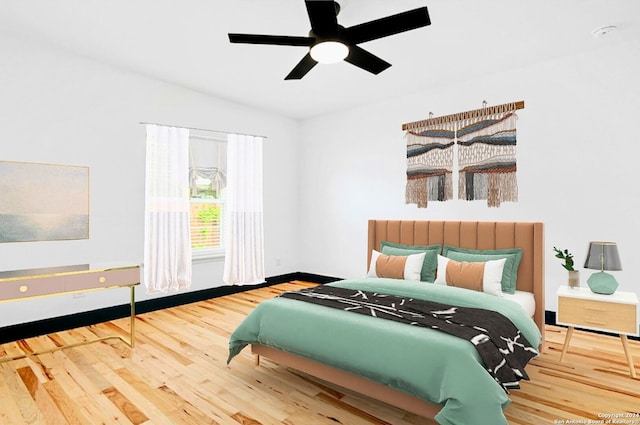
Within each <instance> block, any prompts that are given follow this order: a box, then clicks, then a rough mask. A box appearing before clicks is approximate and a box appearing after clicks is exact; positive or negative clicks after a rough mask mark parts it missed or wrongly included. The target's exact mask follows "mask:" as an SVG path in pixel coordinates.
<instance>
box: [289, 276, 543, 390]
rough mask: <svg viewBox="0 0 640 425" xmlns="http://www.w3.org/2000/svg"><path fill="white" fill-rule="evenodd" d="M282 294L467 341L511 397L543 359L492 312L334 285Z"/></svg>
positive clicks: (508, 321) (513, 329) (518, 333)
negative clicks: (532, 362)
mask: <svg viewBox="0 0 640 425" xmlns="http://www.w3.org/2000/svg"><path fill="white" fill-rule="evenodd" d="M280 296H281V297H284V298H292V299H295V300H300V301H306V302H310V303H314V304H320V305H323V306H327V307H332V308H337V309H341V310H345V311H351V312H354V313H360V314H364V315H368V316H373V317H378V318H383V319H388V320H393V321H396V322H401V323H406V324H408V325H413V326H421V327H426V328H431V329H437V330H439V331H441V332H445V333H448V334H451V335H455V336H457V337H460V338H464V339H466V340H467V341H469V342H471V344H473V345H474V346H475V348H476V350H477V351H478V353H479V354H480V357H481V358H482V361H483V362H484V367H485V368H486V369H487V371H488V372H489V374H491V376H492V377H493V378H494V379H495V380H496V381H497V382H498V383H499V384H500V385H501V386H502V388H504V390H505V391H506V392H507V393H508V392H509V389H517V388H520V384H519V383H518V381H520V380H521V379H525V380H529V376H528V375H527V374H526V372H525V370H524V367H525V366H526V364H527V363H528V362H529V360H531V359H532V358H533V357H535V356H537V355H538V351H537V350H536V349H535V348H534V347H532V346H531V344H530V343H529V341H527V340H526V338H525V337H524V336H523V335H522V334H521V333H520V331H519V330H518V328H517V327H516V326H515V325H514V324H513V323H512V322H511V321H510V320H509V319H508V318H506V317H505V316H503V315H502V314H500V313H497V312H494V311H491V310H484V309H480V308H469V307H456V306H450V305H446V304H441V303H436V302H432V301H424V300H419V299H413V298H405V297H400V296H394V295H387V294H380V293H375V292H368V291H361V290H357V289H347V288H336V287H332V286H317V287H314V288H308V289H303V290H300V291H290V292H285V293H283V294H281V295H280Z"/></svg>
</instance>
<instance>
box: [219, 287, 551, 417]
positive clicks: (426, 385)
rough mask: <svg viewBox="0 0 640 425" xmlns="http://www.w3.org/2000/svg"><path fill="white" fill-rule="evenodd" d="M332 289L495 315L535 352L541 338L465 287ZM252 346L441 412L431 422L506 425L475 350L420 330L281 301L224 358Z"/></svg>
mask: <svg viewBox="0 0 640 425" xmlns="http://www.w3.org/2000/svg"><path fill="white" fill-rule="evenodd" d="M330 285H332V286H338V287H343V288H352V289H362V290H365V291H377V292H384V293H389V294H393V295H399V296H409V297H413V298H419V299H428V300H432V301H435V302H440V303H445V304H451V305H458V306H463V307H477V308H485V309H489V310H495V311H498V312H500V313H502V314H503V315H504V316H506V317H508V318H509V319H510V320H511V321H512V322H513V323H514V324H515V325H516V326H517V327H518V328H519V329H520V331H521V332H522V334H523V335H524V336H525V337H526V338H527V340H528V341H529V342H530V343H531V344H532V345H533V346H534V347H537V346H538V345H539V344H540V332H539V330H538V328H537V326H536V324H535V323H534V322H533V320H532V319H531V318H530V317H528V316H527V314H526V313H525V312H524V310H523V309H522V308H521V307H520V306H519V305H517V304H516V303H514V302H512V301H509V300H505V299H502V298H498V297H496V296H493V295H489V294H485V293H478V292H472V291H468V290H464V289H459V288H454V287H448V286H441V285H434V284H428V283H416V282H410V281H402V280H394V279H377V278H364V279H348V280H342V281H339V282H334V283H331V284H330ZM252 343H258V344H262V345H266V346H269V347H272V348H276V349H280V350H283V351H287V352H290V353H293V354H296V355H299V356H302V357H306V358H309V359H312V360H315V361H318V362H321V363H324V364H327V365H330V366H333V367H336V368H339V369H342V370H345V371H348V372H351V373H355V374H357V375H360V376H364V377H366V378H369V379H372V380H374V381H376V382H380V383H383V384H385V385H388V386H390V387H392V388H395V389H398V390H401V391H404V392H407V393H409V394H412V395H414V396H416V397H419V398H421V399H424V400H427V401H429V402H431V403H435V404H438V405H440V406H442V410H441V411H440V412H439V413H438V414H437V415H436V417H435V419H436V421H438V423H440V424H450V425H469V424H474V425H483V424H486V425H500V424H507V421H506V418H505V417H504V414H503V413H502V409H503V408H504V407H506V406H507V405H508V404H509V402H510V400H509V398H508V395H507V394H506V393H505V391H504V390H503V389H502V388H501V386H500V385H499V384H498V383H497V382H496V381H494V380H493V379H492V378H491V376H490V375H489V373H487V371H486V370H485V368H484V366H483V365H482V361H481V359H480V356H479V355H478V353H477V351H476V350H475V348H474V347H473V345H472V344H471V343H470V342H468V341H465V340H463V339H460V338H457V337H454V336H451V335H448V334H445V333H442V332H439V331H436V330H431V329H425V328H417V327H413V326H407V325H404V324H401V323H397V322H393V321H390V320H385V319H378V318H374V317H368V316H363V315H360V314H352V313H349V312H347V311H341V310H336V309H333V308H328V307H324V306H320V305H315V304H310V303H305V302H300V301H296V300H292V299H286V298H274V299H271V300H268V301H264V302H262V303H260V305H258V307H256V308H255V309H254V310H253V311H252V312H251V313H250V314H249V315H248V316H247V317H246V318H245V319H244V321H243V322H242V323H241V324H240V325H239V326H238V328H237V329H236V330H235V331H234V332H233V334H232V335H231V339H230V341H229V359H228V362H230V361H231V359H233V357H235V356H236V355H237V354H238V353H239V352H240V351H241V350H242V349H243V348H244V347H245V346H246V345H248V344H252Z"/></svg>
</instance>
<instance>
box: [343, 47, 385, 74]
mask: <svg viewBox="0 0 640 425" xmlns="http://www.w3.org/2000/svg"><path fill="white" fill-rule="evenodd" d="M344 60H345V61H347V62H349V63H350V64H352V65H355V66H357V67H358V68H362V69H364V70H365V71H369V72H371V73H373V74H376V75H377V74H379V73H381V72H382V71H384V70H385V69H387V68H389V67H390V66H391V64H390V63H389V62H387V61H384V60H382V59H380V58H379V57H377V56H375V55H373V54H371V53H369V52H367V51H366V50H364V49H363V48H361V47H358V46H349V55H348V56H347V57H346V58H345V59H344Z"/></svg>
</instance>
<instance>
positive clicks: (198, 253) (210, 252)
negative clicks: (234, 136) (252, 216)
mask: <svg viewBox="0 0 640 425" xmlns="http://www.w3.org/2000/svg"><path fill="white" fill-rule="evenodd" d="M192 139H198V140H204V141H207V142H210V143H216V144H218V143H220V144H224V145H225V155H226V145H227V139H226V138H223V137H221V136H218V137H216V136H212V135H209V134H207V135H204V134H202V133H197V132H195V133H194V132H190V134H189V150H190V155H191V143H192ZM191 165H192V164H191V162H190V164H189V166H190V167H191ZM224 171H225V174H226V170H224ZM221 192H222V193H221V195H220V197H219V198H195V197H192V196H191V191H189V204H190V205H191V204H194V203H199V204H202V203H208V204H218V205H220V206H221V211H220V246H218V247H216V248H202V249H199V248H194V247H193V242H192V246H191V256H192V260H193V261H196V262H197V261H203V260H205V261H206V260H209V259H216V258H224V256H225V248H224V232H225V220H224V217H225V211H226V196H225V191H224V189H223V190H222V191H221ZM191 219H192V216H191V208H190V209H189V232H190V234H191V235H193V230H192V227H191Z"/></svg>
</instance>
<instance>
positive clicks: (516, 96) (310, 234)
mask: <svg viewBox="0 0 640 425" xmlns="http://www.w3.org/2000/svg"><path fill="white" fill-rule="evenodd" d="M637 51H640V42H628V43H619V44H607V45H605V46H603V47H600V48H597V49H595V50H594V51H592V52H590V53H589V54H585V55H580V56H572V57H568V58H564V59H562V60H556V61H553V62H549V63H543V64H538V65H536V66H531V67H528V68H524V69H518V70H515V71H509V72H505V73H503V74H500V75H494V76H489V77H486V78H482V79H479V80H473V81H467V82H465V83H463V84H457V85H454V86H443V87H438V88H436V89H433V90H430V91H425V92H419V93H416V94H415V95H410V96H405V97H401V98H396V99H391V100H388V101H386V102H381V103H377V104H373V105H368V106H365V107H361V108H358V109H353V110H349V111H341V112H337V113H335V114H331V115H327V116H323V117H318V118H315V119H310V120H307V121H305V122H304V123H303V126H302V135H303V140H302V147H301V153H300V154H301V157H300V161H301V163H302V164H304V167H303V168H302V169H301V175H300V181H301V182H300V184H301V187H302V188H303V190H302V192H301V199H300V230H301V231H300V243H301V247H300V248H301V251H302V252H304V253H305V255H304V256H302V257H301V258H300V264H301V269H302V270H305V271H307V272H311V273H319V274H327V275H334V276H338V277H345V278H348V277H357V276H362V275H364V274H365V271H366V256H367V252H366V249H367V245H366V244H367V242H366V239H367V220H368V219H370V218H381V219H436V220H444V219H453V220H501V221H518V220H520V221H524V220H527V221H541V222H544V223H545V226H546V248H545V249H546V257H545V263H546V273H545V277H546V309H547V310H551V311H555V310H556V305H557V304H556V297H555V292H556V290H557V287H558V286H559V285H561V284H565V282H566V280H567V276H566V272H565V270H564V269H563V268H562V267H561V265H560V260H558V259H556V258H554V256H553V252H552V247H553V246H554V245H555V246H558V247H560V248H563V249H564V248H568V249H569V250H570V251H571V252H573V253H574V255H575V260H576V265H578V266H579V268H580V269H582V265H583V264H584V260H585V255H586V251H587V246H588V242H589V241H590V240H610V241H616V242H617V243H618V247H619V251H620V255H621V261H622V266H623V268H624V270H623V271H621V272H613V273H614V274H615V276H616V278H617V279H618V281H619V282H620V287H619V289H620V290H628V291H639V290H640V289H639V288H640V286H639V285H638V278H637V276H639V275H640V263H638V262H637V261H635V260H636V258H637V256H638V253H639V251H640V250H639V249H638V247H637V244H638V240H639V237H640V226H638V225H637V221H636V220H637V218H636V217H637V211H638V210H639V207H640V196H638V195H640V193H639V192H640V190H639V188H638V184H637V164H638V160H637V157H636V156H637V153H636V152H637V147H636V145H637V140H635V139H637V137H638V136H637V135H636V132H635V131H634V127H635V126H636V123H637V122H638V118H637V114H638V112H640V96H639V95H640V82H639V80H638V78H637V76H638V75H640V60H639V59H638V57H637V55H632V54H631V52H637ZM459 66H470V65H469V64H465V63H464V62H463V63H461V64H459ZM392 69H393V68H391V69H390V70H389V71H388V72H392ZM424 78H425V79H428V78H429V75H428V69H427V70H425V76H424ZM482 100H487V102H488V104H489V105H493V104H501V103H506V102H511V101H516V100H525V109H524V110H521V111H518V115H519V117H520V118H519V120H518V148H517V149H518V154H517V160H518V184H519V202H517V203H503V204H502V206H501V207H499V208H489V207H487V206H486V202H482V201H473V202H466V201H458V200H453V201H449V202H432V203H430V204H429V206H428V208H426V209H418V208H417V207H415V206H413V205H405V203H404V187H405V170H406V162H405V144H404V141H403V138H402V136H403V133H402V130H401V125H402V124H403V123H406V122H412V121H418V120H422V119H425V118H427V117H428V114H429V112H430V111H432V112H434V115H435V116H439V115H446V114H450V113H455V112H461V111H465V110H469V109H476V108H479V107H481V106H482ZM454 182H457V180H454ZM590 274H591V271H589V270H584V269H582V271H581V276H582V285H583V286H586V279H587V277H588V276H589V275H590Z"/></svg>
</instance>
